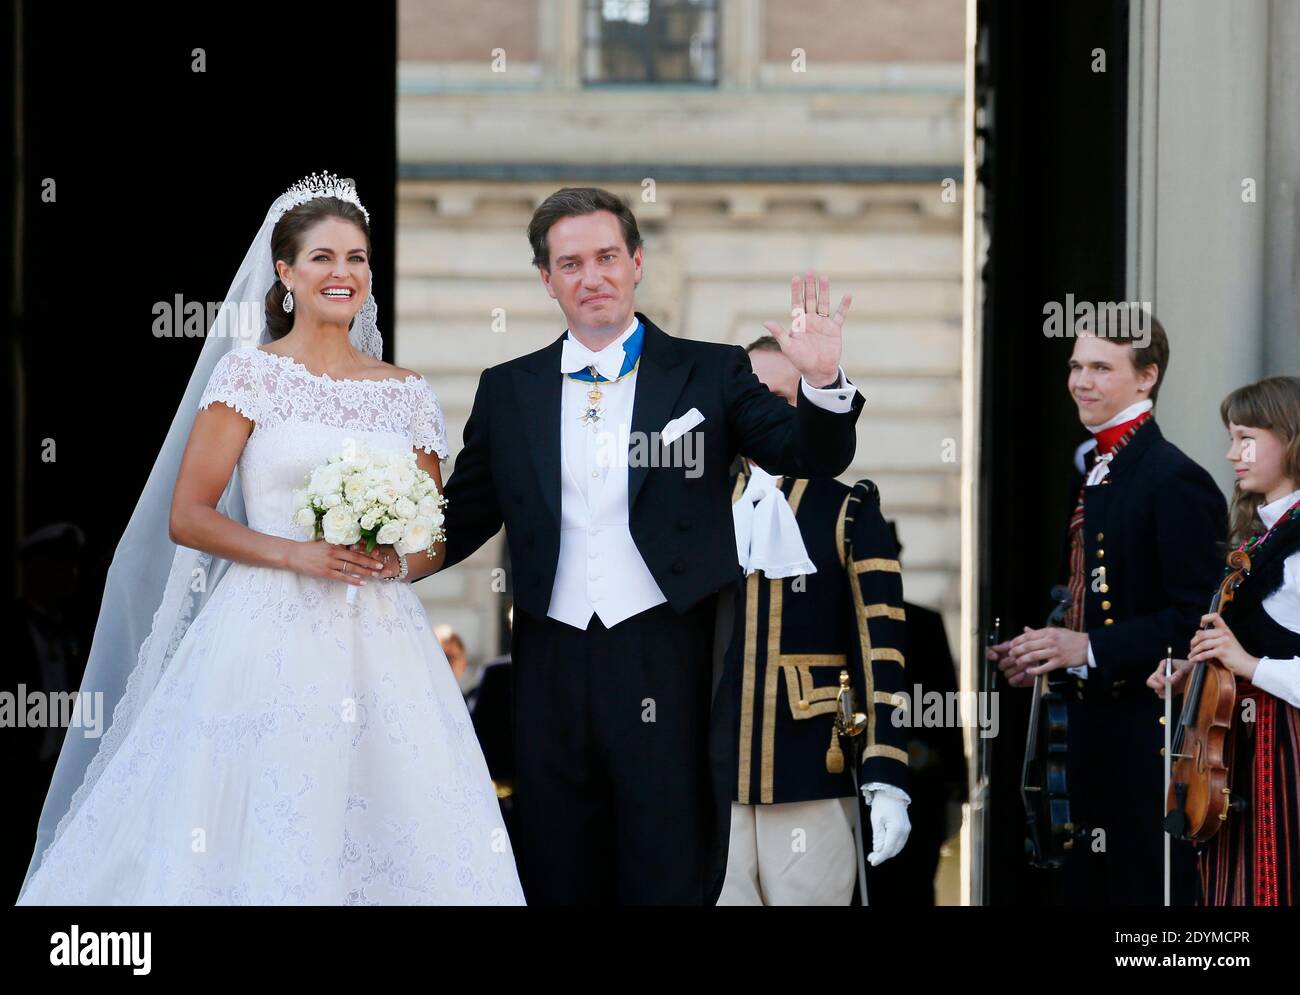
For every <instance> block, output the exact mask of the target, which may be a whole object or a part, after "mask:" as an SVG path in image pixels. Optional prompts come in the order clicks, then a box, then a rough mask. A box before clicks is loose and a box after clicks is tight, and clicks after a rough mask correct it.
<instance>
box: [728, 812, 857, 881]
mask: <svg viewBox="0 0 1300 995" xmlns="http://www.w3.org/2000/svg"><path fill="white" fill-rule="evenodd" d="M853 803H854V799H852V798H827V799H819V800H817V801H810V802H787V803H785V804H782V805H740V804H738V803H736V802H732V803H731V834H730V843H729V845H728V847H729V848H728V853H727V876H726V879H725V881H724V882H723V885H722V894H721V895H720V896H718V904H719V905H848V904H849V902H850V901H851V900H852V898H853V885H854V883H855V882H856V880H857V876H858V865H857V857H856V856H855V853H854V849H855V844H854V841H853V831H854V819H853Z"/></svg>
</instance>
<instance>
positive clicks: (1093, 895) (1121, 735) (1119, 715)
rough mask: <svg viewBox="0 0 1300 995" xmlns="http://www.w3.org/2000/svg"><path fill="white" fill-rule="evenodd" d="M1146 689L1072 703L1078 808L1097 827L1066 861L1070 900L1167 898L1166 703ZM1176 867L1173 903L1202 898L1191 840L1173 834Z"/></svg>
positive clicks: (1070, 756) (1071, 766)
mask: <svg viewBox="0 0 1300 995" xmlns="http://www.w3.org/2000/svg"><path fill="white" fill-rule="evenodd" d="M1142 690H1143V691H1144V692H1146V693H1144V694H1143V693H1134V694H1128V695H1125V696H1123V697H1120V698H1101V699H1099V700H1083V701H1080V700H1074V701H1069V703H1068V705H1067V709H1068V713H1067V714H1068V717H1069V724H1070V725H1069V733H1068V737H1067V748H1068V753H1067V759H1066V777H1067V780H1068V782H1069V784H1068V789H1069V794H1070V816H1071V818H1072V819H1073V821H1074V823H1075V825H1076V826H1080V827H1083V828H1086V829H1088V830H1089V835H1088V838H1087V839H1084V840H1082V841H1078V842H1076V843H1075V845H1074V848H1073V849H1072V850H1071V851H1070V853H1069V854H1068V856H1067V857H1066V861H1065V865H1064V867H1063V868H1062V879H1061V883H1062V888H1063V892H1064V900H1065V903H1066V904H1067V905H1162V904H1164V829H1163V826H1164V789H1165V767H1164V763H1165V762H1164V757H1163V756H1162V755H1161V753H1160V750H1161V748H1162V747H1163V746H1164V727H1163V726H1162V725H1161V724H1160V717H1161V716H1162V715H1164V703H1163V702H1162V701H1161V700H1160V699H1159V698H1157V697H1156V696H1155V695H1154V694H1152V693H1151V692H1150V691H1149V690H1148V689H1146V688H1143V689H1142ZM1175 717H1177V713H1175ZM1170 875H1171V885H1172V887H1171V891H1170V897H1171V902H1172V904H1174V905H1192V904H1194V903H1195V900H1196V891H1197V883H1196V858H1195V852H1194V851H1193V850H1192V848H1191V846H1190V844H1188V843H1185V842H1180V841H1177V840H1175V841H1173V845H1172V846H1171V848H1170Z"/></svg>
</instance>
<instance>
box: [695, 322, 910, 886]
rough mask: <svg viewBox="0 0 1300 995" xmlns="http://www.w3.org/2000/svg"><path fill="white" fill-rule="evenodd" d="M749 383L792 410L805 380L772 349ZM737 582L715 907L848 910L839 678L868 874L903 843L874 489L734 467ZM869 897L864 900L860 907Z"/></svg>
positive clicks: (883, 529)
mask: <svg viewBox="0 0 1300 995" xmlns="http://www.w3.org/2000/svg"><path fill="white" fill-rule="evenodd" d="M749 352H750V359H751V362H752V363H753V366H754V372H755V373H756V375H757V376H758V378H759V379H760V380H761V381H763V383H765V384H766V385H767V386H768V388H769V389H771V390H772V392H773V393H775V394H779V395H781V396H782V397H784V398H785V399H786V401H787V402H788V403H790V404H794V403H795V398H796V396H797V390H798V383H799V372H798V370H797V369H795V367H794V365H793V364H791V363H790V361H789V360H788V359H786V358H785V356H784V354H783V353H782V352H781V350H780V348H779V346H778V345H777V343H776V341H775V340H774V339H772V338H771V337H765V338H762V339H759V340H758V341H757V342H755V343H753V344H752V345H751V346H750V347H749ZM732 500H733V517H734V522H735V526H736V541H737V550H738V555H739V558H740V561H741V567H742V568H743V569H744V570H745V573H746V576H745V578H744V579H743V580H742V581H741V589H740V591H739V592H738V594H737V597H736V602H735V620H734V625H733V628H732V636H731V641H730V645H729V646H728V648H727V652H726V656H725V663H724V670H723V674H722V678H721V682H720V685H719V691H718V694H717V697H716V699H715V705H714V708H715V724H716V728H715V735H718V734H719V732H718V730H719V729H720V730H722V732H721V734H720V735H721V737H723V738H728V739H730V741H731V742H732V743H734V744H735V748H734V753H733V757H732V764H733V766H732V767H731V769H730V776H731V779H732V781H733V788H734V791H733V794H732V798H733V803H732V805H731V836H730V842H729V846H728V861H727V875H726V881H725V883H724V885H723V889H722V895H721V897H720V898H719V900H718V904H719V905H847V904H849V902H850V899H851V898H852V895H853V888H854V884H855V882H856V880H857V860H858V855H857V844H856V843H855V842H854V825H855V821H856V814H857V813H856V808H857V804H858V803H857V792H856V791H855V788H854V783H855V780H854V777H853V771H852V770H851V765H852V764H853V757H852V750H851V747H850V743H849V741H848V739H847V738H843V739H842V738H841V737H840V736H838V735H837V733H836V728H835V715H836V707H837V705H836V695H837V693H838V691H839V686H840V685H839V676H840V672H841V671H847V672H848V673H849V674H850V675H851V683H852V687H853V691H854V698H855V707H856V710H857V711H859V712H863V713H865V714H866V716H867V723H866V728H865V730H864V731H863V732H862V733H861V734H860V736H859V737H857V738H858V740H859V741H860V742H861V744H862V746H861V760H860V766H859V768H858V771H857V783H858V784H860V785H861V786H862V790H863V795H864V798H865V800H866V801H867V802H868V803H870V805H871V816H870V823H871V828H872V830H873V834H872V835H873V837H874V845H873V846H872V850H871V854H870V856H869V857H868V860H869V861H870V863H871V864H873V865H875V864H878V863H880V862H881V861H883V860H887V859H889V858H890V857H893V856H895V855H896V854H897V853H898V852H899V851H900V850H901V849H902V848H903V845H904V843H905V842H906V841H907V835H908V832H909V831H910V825H909V823H908V818H907V805H908V802H909V801H910V799H909V797H908V795H907V790H906V789H907V786H908V769H907V751H906V749H905V745H906V737H905V735H904V730H903V729H902V728H899V727H898V726H895V725H894V723H893V722H892V721H891V717H892V715H893V712H894V710H895V708H897V707H905V704H906V703H905V701H904V700H903V699H902V698H901V697H900V696H899V692H901V691H902V690H903V683H904V682H903V656H902V652H901V650H902V645H903V624H904V618H903V608H902V604H903V585H902V578H901V574H900V570H899V564H898V553H897V548H896V546H895V544H894V541H893V537H892V534H891V532H890V529H889V527H888V525H887V524H886V523H885V520H884V519H883V518H882V517H881V514H880V508H879V494H878V492H877V491H876V489H875V485H874V484H872V483H871V481H865V480H864V481H860V482H859V484H858V485H857V486H856V487H853V488H850V487H848V486H847V485H845V484H842V483H840V482H838V481H836V480H834V479H832V478H829V477H819V478H813V479H803V478H796V477H792V476H786V477H773V476H771V475H769V474H768V473H766V472H765V471H764V470H763V469H762V468H761V467H759V466H756V465H754V464H752V463H751V462H750V461H748V460H746V461H744V463H743V465H742V466H741V467H740V471H739V473H738V474H737V477H736V481H735V484H734V487H733V489H732ZM868 897H869V896H868Z"/></svg>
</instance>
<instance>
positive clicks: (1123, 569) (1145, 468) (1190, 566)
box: [1076, 418, 1228, 698]
mask: <svg viewBox="0 0 1300 995" xmlns="http://www.w3.org/2000/svg"><path fill="white" fill-rule="evenodd" d="M1076 493H1077V492H1076ZM1227 520H1228V509H1227V505H1226V503H1225V502H1224V500H1223V494H1222V493H1221V492H1220V491H1219V488H1218V485H1216V484H1215V483H1214V480H1213V478H1211V477H1210V475H1209V474H1208V473H1207V472H1206V471H1205V470H1204V469H1203V468H1202V467H1201V466H1200V465H1199V464H1197V463H1195V462H1193V461H1192V459H1191V458H1190V457H1188V456H1187V455H1186V454H1185V453H1184V452H1183V451H1182V450H1181V449H1179V448H1178V447H1177V446H1175V445H1174V444H1173V443H1172V442H1169V441H1168V440H1167V439H1165V437H1164V435H1163V434H1162V433H1161V431H1160V426H1159V425H1157V424H1156V422H1155V419H1154V418H1151V419H1149V420H1148V421H1147V422H1146V423H1144V424H1143V425H1142V426H1141V427H1140V428H1139V429H1138V431H1137V433H1136V434H1135V435H1134V436H1133V438H1132V439H1130V440H1129V443H1128V445H1126V446H1124V448H1122V449H1120V450H1119V451H1118V452H1117V453H1116V454H1115V458H1114V459H1113V460H1112V461H1111V465H1110V470H1109V472H1108V473H1107V475H1106V477H1105V478H1103V480H1102V481H1101V483H1099V484H1097V485H1095V486H1093V487H1085V488H1084V489H1083V560H1084V569H1085V570H1086V572H1087V582H1086V584H1085V586H1084V611H1083V620H1084V627H1085V628H1086V629H1087V631H1088V637H1089V639H1090V640H1091V643H1092V652H1093V656H1094V657H1095V658H1096V661H1097V666H1096V667H1095V668H1093V669H1092V670H1091V671H1090V672H1089V674H1088V678H1087V680H1086V681H1085V682H1084V684H1085V686H1086V687H1085V691H1086V692H1088V694H1087V695H1086V696H1093V695H1100V694H1103V693H1110V694H1112V696H1113V693H1114V692H1119V693H1120V694H1125V693H1130V692H1133V693H1137V694H1145V695H1148V696H1150V697H1152V698H1154V697H1155V696H1154V695H1151V692H1150V689H1148V688H1147V687H1145V683H1146V679H1147V677H1149V676H1150V674H1151V672H1152V671H1153V670H1155V668H1156V665H1157V664H1158V663H1159V662H1160V661H1161V660H1163V659H1164V658H1165V650H1166V647H1170V646H1172V647H1173V650H1174V656H1175V657H1178V658H1182V659H1186V657H1187V654H1188V644H1189V643H1190V641H1191V638H1192V635H1193V633H1195V632H1196V629H1197V627H1198V625H1199V622H1200V618H1201V616H1202V615H1203V614H1205V612H1206V611H1207V610H1208V609H1209V605H1210V596H1211V595H1212V594H1213V593H1214V590H1215V588H1216V587H1217V586H1218V583H1219V577H1220V575H1221V574H1222V572H1223V541H1224V535H1225V532H1226V522H1227Z"/></svg>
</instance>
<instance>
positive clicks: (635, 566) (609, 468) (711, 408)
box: [445, 187, 864, 904]
mask: <svg viewBox="0 0 1300 995" xmlns="http://www.w3.org/2000/svg"><path fill="white" fill-rule="evenodd" d="M529 241H530V243H531V245H532V250H533V261H534V263H535V264H536V266H537V269H538V273H539V276H540V278H541V282H542V285H543V287H544V288H545V289H546V291H547V293H548V294H549V295H550V296H551V297H552V298H553V299H554V300H555V301H556V302H557V303H558V304H559V306H560V310H561V311H562V312H563V314H564V317H565V319H566V321H567V324H568V327H567V329H566V331H565V333H564V334H562V335H560V336H559V337H558V338H556V339H555V340H554V341H553V342H551V344H550V345H548V346H546V347H545V348H543V349H540V350H538V351H537V352H533V353H530V354H529V355H526V356H522V357H520V358H519V359H515V360H511V361H510V362H507V363H503V364H501V365H500V366H495V367H492V368H491V369H488V370H486V371H485V372H484V373H483V376H482V378H481V379H480V380H479V386H478V391H477V393H476V394H475V397H474V405H473V409H472V410H471V412H470V416H469V420H468V422H467V423H466V425H465V446H464V448H463V449H462V450H461V452H460V454H459V455H458V456H457V459H456V468H455V472H454V473H453V474H452V476H451V479H450V480H449V481H448V483H447V488H446V495H447V498H448V502H449V503H448V505H447V511H446V525H445V528H446V532H447V551H446V560H445V563H446V565H447V566H450V565H452V564H454V563H457V562H458V561H460V560H462V559H464V558H465V557H467V556H469V555H470V554H471V553H473V552H474V551H475V550H476V549H478V548H479V547H480V546H481V545H483V543H484V542H486V541H487V540H488V539H490V538H491V537H492V536H493V535H494V534H496V532H497V531H498V530H499V529H500V528H501V527H502V526H503V525H504V526H505V531H506V540H507V543H508V544H509V548H510V562H511V565H512V568H513V574H512V584H513V590H512V591H511V593H512V595H513V597H514V608H515V615H514V628H513V631H512V643H511V659H512V661H513V663H512V667H511V672H512V680H513V684H514V696H513V697H514V740H515V785H514V788H515V792H514V799H515V802H516V809H515V812H516V818H517V823H516V828H517V835H516V837H515V838H514V840H513V842H514V845H515V852H516V854H517V855H518V857H519V866H520V877H521V879H522V881H523V886H524V894H525V897H526V898H527V899H528V901H529V903H530V904H574V903H581V904H612V903H620V904H711V903H712V902H713V901H714V900H716V897H717V893H718V890H719V889H720V888H721V884H722V872H723V864H724V862H725V853H726V831H727V827H726V824H725V822H723V821H722V820H721V819H720V818H719V817H718V813H719V812H720V811H725V808H723V804H724V803H725V798H724V797H723V796H722V794H721V792H720V791H719V790H718V789H717V786H716V785H715V784H714V783H713V782H712V779H711V770H712V769H711V766H710V760H709V746H710V740H709V717H710V697H709V696H710V690H711V687H710V685H711V679H712V668H711V656H712V650H713V643H714V630H715V615H716V612H715V609H716V602H717V592H718V591H719V590H720V589H722V588H724V587H728V586H730V585H732V584H734V583H735V580H736V576H737V573H738V568H737V564H736V557H735V553H736V550H735V542H734V539H733V538H732V536H731V530H730V527H729V526H730V505H729V501H728V498H729V496H730V481H729V479H728V469H729V467H730V466H731V463H732V460H733V459H734V458H735V456H736V455H737V453H738V452H741V451H744V452H748V453H750V454H751V455H753V456H754V457H755V458H757V459H758V460H759V461H760V462H762V463H763V464H765V465H767V466H769V467H771V468H772V469H773V470H775V471H777V472H787V473H795V474H798V475H801V476H815V475H820V474H825V475H834V474H836V473H842V472H844V470H845V468H847V467H848V465H849V463H850V462H851V461H852V459H853V450H854V447H855V445H856V442H857V436H856V433H855V431H854V422H855V421H856V420H857V416H858V413H859V411H861V409H862V405H863V403H864V402H863V398H862V396H861V395H860V394H859V393H858V391H857V389H856V388H855V387H854V386H853V385H852V384H850V383H848V382H847V380H846V379H845V377H844V374H843V371H842V370H841V369H840V368H839V362H840V354H841V328H842V326H843V323H844V317H845V314H846V313H847V311H848V308H849V304H850V299H849V298H848V297H847V296H845V297H844V298H843V299H842V300H841V302H840V305H839V308H838V309H837V310H834V311H832V308H831V306H830V288H829V284H828V281H827V280H825V279H822V280H820V281H819V280H817V279H816V278H815V277H814V276H813V274H811V273H809V274H807V275H806V276H805V277H803V278H796V279H795V281H793V283H792V286H791V306H792V309H793V308H794V307H795V305H797V307H798V310H799V311H800V312H801V314H800V316H799V319H798V320H796V322H795V327H794V328H792V329H791V331H789V332H786V331H784V330H783V329H782V328H781V327H780V326H776V330H777V331H779V332H780V335H779V336H778V338H779V340H780V342H781V348H782V350H783V351H784V352H785V353H786V354H787V355H789V356H790V357H791V361H792V362H794V364H795V365H796V367H798V368H799V370H800V372H801V374H802V376H803V382H802V384H801V385H800V390H799V402H798V406H797V408H790V407H788V406H787V405H785V404H783V403H781V401H780V400H779V399H777V398H774V397H773V396H772V395H771V394H770V393H769V392H768V391H767V390H766V388H764V387H763V385H762V384H761V383H759V382H758V380H757V379H756V378H755V377H754V373H753V370H752V369H751V368H750V365H749V362H748V360H747V359H746V356H745V352H744V350H743V349H740V348H738V347H736V346H729V345H722V344H718V343H712V342H699V341H692V340H688V339H682V338H677V337H674V336H671V335H669V334H668V333H667V332H665V331H663V330H662V329H660V328H658V327H657V326H656V325H655V324H654V323H653V322H652V321H650V319H649V318H647V317H646V316H645V315H643V314H640V313H639V312H637V311H636V310H635V307H634V305H635V301H634V294H635V290H636V285H637V283H638V282H639V281H640V279H641V274H642V262H643V256H644V250H643V247H642V244H641V236H640V232H639V230H638V228H637V224H636V218H635V217H634V216H633V214H632V212H631V210H630V209H629V208H628V206H627V204H626V202H624V201H623V200H621V199H620V198H618V197H615V196H613V195H612V194H610V193H608V192H607V191H604V190H599V189H596V188H591V187H579V188H566V189H563V190H558V191H556V192H555V193H554V194H552V195H551V196H550V197H548V198H547V199H546V200H545V201H543V203H542V204H541V205H540V206H539V207H538V209H537V211H536V212H535V213H534V215H533V219H532V222H531V224H530V225H529ZM767 327H768V328H769V329H771V328H772V327H773V325H772V324H771V323H769V324H768V325H767ZM688 433H689V436H688ZM647 443H648V444H647ZM688 443H689V445H688ZM651 457H653V459H652V458H651ZM724 523H725V524H726V525H727V526H728V527H727V529H726V530H725V531H724V530H723V529H722V528H720V526H721V525H723V524H724Z"/></svg>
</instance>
